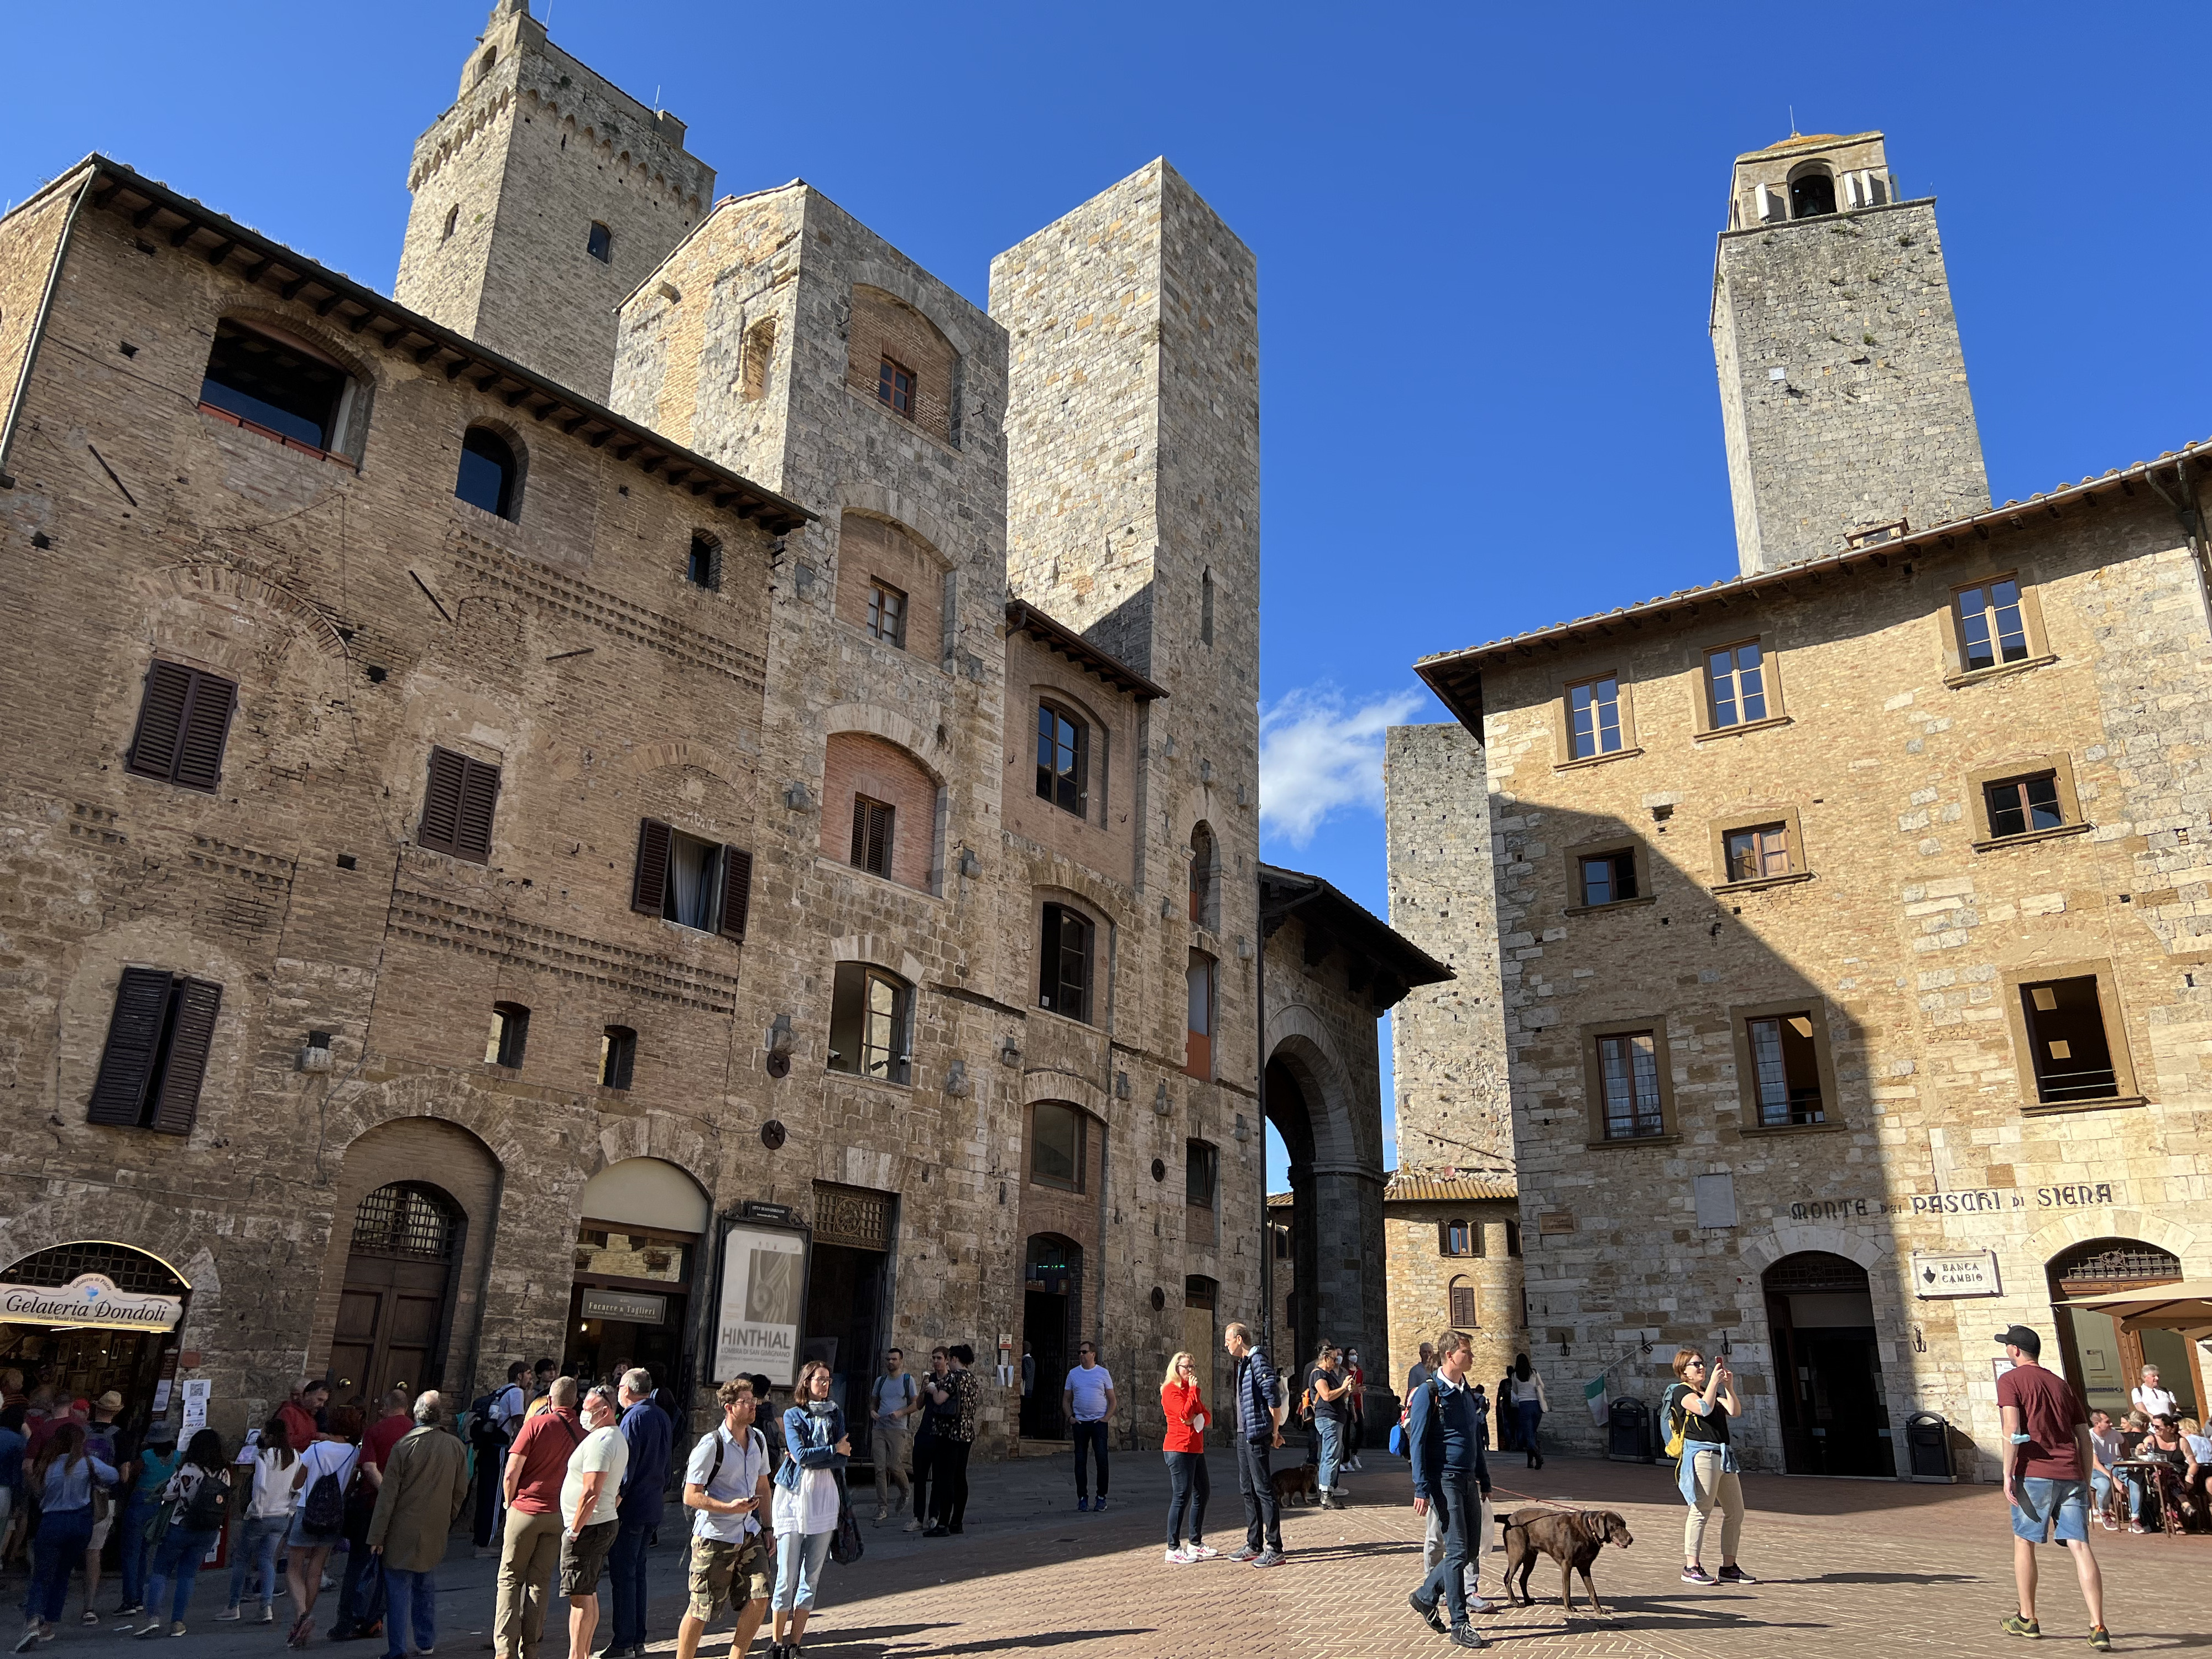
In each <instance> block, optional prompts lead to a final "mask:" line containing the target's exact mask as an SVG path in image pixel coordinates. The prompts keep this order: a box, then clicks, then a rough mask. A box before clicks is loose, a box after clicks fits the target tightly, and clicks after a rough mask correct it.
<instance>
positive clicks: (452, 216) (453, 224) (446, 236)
mask: <svg viewBox="0 0 2212 1659" xmlns="http://www.w3.org/2000/svg"><path fill="white" fill-rule="evenodd" d="M460 223H461V209H460V204H459V203H455V204H453V206H452V207H449V208H447V210H446V228H445V231H444V232H443V234H441V235H440V237H439V238H438V240H440V241H441V242H450V241H452V240H453V233H454V231H456V230H458V229H459V228H460Z"/></svg>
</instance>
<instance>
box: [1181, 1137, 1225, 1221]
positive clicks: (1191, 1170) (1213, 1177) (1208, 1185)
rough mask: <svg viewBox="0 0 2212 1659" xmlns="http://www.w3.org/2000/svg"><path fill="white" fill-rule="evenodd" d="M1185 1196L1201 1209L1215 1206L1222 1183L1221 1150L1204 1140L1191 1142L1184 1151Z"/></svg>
mask: <svg viewBox="0 0 2212 1659" xmlns="http://www.w3.org/2000/svg"><path fill="white" fill-rule="evenodd" d="M1182 1172H1183V1197H1184V1199H1185V1200H1187V1201H1188V1202H1189V1203H1192V1204H1195V1205H1197V1206H1199V1207H1200V1209H1204V1210H1210V1209H1212V1208H1213V1198H1214V1194H1215V1192H1216V1190H1217V1189H1218V1188H1219V1186H1220V1184H1221V1152H1220V1149H1219V1148H1218V1147H1216V1146H1208V1145H1207V1144H1206V1142H1205V1141H1203V1140H1194V1141H1191V1142H1189V1143H1188V1145H1187V1146H1185V1148H1184V1151H1183V1164H1182Z"/></svg>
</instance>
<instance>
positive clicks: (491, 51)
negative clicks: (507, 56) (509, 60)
mask: <svg viewBox="0 0 2212 1659" xmlns="http://www.w3.org/2000/svg"><path fill="white" fill-rule="evenodd" d="M497 62H499V48H498V47H497V46H486V47H485V48H484V55H483V57H481V58H477V80H479V81H481V80H483V78H484V76H487V75H489V74H490V73H491V66H492V65H493V64H496V63H497Z"/></svg>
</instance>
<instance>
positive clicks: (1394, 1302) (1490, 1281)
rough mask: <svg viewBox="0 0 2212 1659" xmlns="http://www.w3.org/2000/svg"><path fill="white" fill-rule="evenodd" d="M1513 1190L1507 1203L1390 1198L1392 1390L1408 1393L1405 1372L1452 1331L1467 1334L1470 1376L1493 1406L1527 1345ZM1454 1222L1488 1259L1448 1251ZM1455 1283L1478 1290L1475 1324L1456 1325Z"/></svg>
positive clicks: (1386, 1227)
mask: <svg viewBox="0 0 2212 1659" xmlns="http://www.w3.org/2000/svg"><path fill="white" fill-rule="evenodd" d="M1472 1184H1473V1183H1470V1185H1472ZM1508 1192H1509V1195H1508V1196H1505V1197H1503V1198H1464V1199H1452V1200H1405V1199H1399V1198H1394V1197H1389V1196H1387V1195H1386V1197H1385V1199H1384V1207H1383V1238H1384V1249H1385V1251H1386V1254H1387V1257H1388V1261H1389V1300H1390V1387H1391V1389H1392V1390H1393V1391H1394V1392H1395V1393H1397V1394H1399V1395H1403V1394H1404V1393H1405V1391H1406V1375H1407V1372H1408V1371H1410V1370H1413V1366H1414V1364H1416V1363H1417V1362H1418V1361H1419V1358H1420V1357H1421V1344H1422V1343H1424V1342H1433V1341H1435V1340H1436V1339H1437V1335H1438V1334H1440V1333H1442V1332H1443V1331H1446V1330H1454V1329H1456V1330H1462V1331H1465V1332H1466V1333H1467V1334H1468V1338H1469V1339H1470V1340H1471V1341H1472V1344H1473V1347H1474V1361H1473V1363H1472V1364H1470V1365H1469V1367H1468V1374H1469V1375H1470V1376H1472V1377H1473V1378H1474V1381H1476V1382H1478V1383H1481V1384H1482V1385H1483V1388H1484V1389H1485V1391H1486V1392H1488V1393H1490V1394H1492V1396H1493V1400H1492V1407H1493V1410H1494V1409H1495V1398H1494V1396H1495V1393H1496V1389H1497V1386H1498V1378H1499V1377H1500V1376H1503V1375H1504V1372H1505V1370H1506V1369H1507V1368H1508V1367H1509V1366H1510V1365H1511V1364H1513V1357H1514V1355H1515V1354H1516V1353H1520V1352H1524V1351H1525V1350H1526V1348H1527V1346H1528V1338H1527V1334H1526V1333H1525V1332H1523V1330H1522V1325H1521V1258H1520V1256H1519V1255H1517V1254H1516V1253H1515V1252H1514V1251H1513V1250H1511V1249H1509V1247H1508V1243H1507V1238H1508V1231H1509V1225H1510V1226H1513V1227H1517V1226H1518V1224H1519V1221H1520V1211H1519V1209H1518V1208H1517V1207H1516V1205H1515V1204H1514V1201H1513V1200H1512V1198H1511V1197H1510V1188H1509V1189H1508ZM1452 1221H1464V1222H1466V1223H1467V1224H1468V1225H1469V1226H1470V1227H1472V1228H1474V1229H1477V1230H1479V1231H1480V1236H1481V1242H1480V1249H1481V1251H1482V1254H1480V1255H1474V1256H1451V1255H1445V1254H1444V1253H1443V1245H1442V1242H1441V1238H1440V1231H1439V1230H1440V1229H1441V1228H1442V1227H1443V1225H1444V1224H1445V1223H1447V1222H1452ZM1455 1279H1464V1280H1466V1281H1467V1283H1468V1285H1470V1286H1472V1287H1473V1289H1474V1296H1475V1314H1476V1318H1475V1322H1474V1324H1472V1325H1461V1324H1458V1323H1456V1322H1455V1321H1454V1320H1453V1318H1452V1316H1451V1286H1452V1282H1453V1281H1454V1280H1455ZM1547 1386H1548V1382H1547ZM1555 1403H1556V1402H1555Z"/></svg>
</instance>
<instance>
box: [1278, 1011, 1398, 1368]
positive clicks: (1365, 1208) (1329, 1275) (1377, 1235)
mask: <svg viewBox="0 0 2212 1659" xmlns="http://www.w3.org/2000/svg"><path fill="white" fill-rule="evenodd" d="M1268 1038H1269V1042H1268V1049H1267V1121H1268V1122H1269V1123H1271V1124H1273V1126H1274V1128H1275V1131H1276V1133H1278V1134H1279V1135H1281V1136H1282V1138H1283V1146H1284V1150H1285V1152H1287V1153H1288V1155H1289V1159H1290V1186H1291V1256H1292V1267H1293V1272H1292V1274H1291V1279H1292V1284H1293V1289H1292V1291H1291V1295H1290V1297H1288V1298H1287V1300H1286V1302H1285V1305H1280V1306H1278V1305H1274V1304H1275V1303H1276V1302H1277V1300H1278V1298H1276V1297H1270V1298H1269V1303H1270V1305H1269V1306H1268V1308H1267V1321H1268V1322H1269V1324H1270V1325H1272V1326H1273V1327H1274V1332H1273V1337H1274V1344H1275V1346H1274V1348H1273V1351H1272V1357H1273V1358H1274V1360H1275V1361H1276V1363H1277V1364H1287V1363H1290V1362H1291V1361H1293V1360H1294V1361H1295V1362H1296V1365H1297V1367H1298V1368H1303V1367H1304V1366H1305V1365H1306V1364H1310V1363H1311V1361H1312V1359H1313V1358H1314V1351H1315V1349H1316V1346H1317V1345H1318V1343H1319V1342H1321V1341H1322V1340H1328V1341H1331V1342H1334V1343H1338V1344H1340V1345H1342V1346H1346V1347H1352V1348H1357V1349H1358V1350H1359V1351H1360V1352H1361V1353H1362V1354H1363V1355H1364V1356H1365V1358H1366V1363H1367V1364H1368V1365H1369V1366H1370V1367H1371V1366H1372V1365H1373V1364H1375V1363H1376V1360H1377V1359H1379V1358H1380V1356H1381V1355H1382V1354H1383V1352H1384V1346H1383V1345H1384V1340H1385V1330H1386V1317H1385V1310H1384V1299H1385V1298H1384V1285H1383V1271H1382V1264H1383V1170H1382V1160H1381V1156H1380V1152H1379V1143H1378V1145H1377V1146H1370V1145H1369V1144H1368V1138H1367V1137H1364V1136H1363V1135H1361V1134H1360V1133H1358V1128H1359V1126H1358V1124H1357V1123H1356V1122H1355V1121H1354V1120H1353V1117H1352V1085H1351V1080H1350V1077H1349V1074H1348V1073H1347V1072H1346V1068H1345V1066H1344V1065H1343V1063H1342V1061H1341V1060H1339V1058H1338V1057H1337V1054H1336V1053H1335V1049H1334V1044H1333V1043H1332V1042H1330V1041H1329V1038H1328V1033H1327V1032H1326V1031H1325V1030H1323V1029H1322V1027H1321V1024H1320V1022H1319V1021H1318V1020H1316V1019H1315V1018H1313V1017H1312V1015H1311V1014H1310V1012H1308V1011H1307V1010H1305V1009H1304V1008H1300V1007H1296V1006H1293V1007H1291V1008H1287V1009H1284V1010H1282V1011H1280V1012H1279V1013H1278V1014H1277V1015H1276V1016H1275V1018H1273V1019H1271V1020H1270V1021H1269V1022H1268ZM1378 1127H1379V1126H1378Z"/></svg>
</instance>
